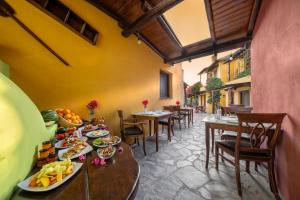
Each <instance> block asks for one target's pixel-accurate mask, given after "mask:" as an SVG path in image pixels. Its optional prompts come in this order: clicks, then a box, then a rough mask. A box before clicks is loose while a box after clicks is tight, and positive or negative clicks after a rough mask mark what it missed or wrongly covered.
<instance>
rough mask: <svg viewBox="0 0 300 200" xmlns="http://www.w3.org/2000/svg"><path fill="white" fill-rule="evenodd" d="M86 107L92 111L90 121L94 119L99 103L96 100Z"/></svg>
mask: <svg viewBox="0 0 300 200" xmlns="http://www.w3.org/2000/svg"><path fill="white" fill-rule="evenodd" d="M86 107H87V108H88V109H89V110H90V120H91V119H93V118H94V115H95V109H96V108H98V102H97V101H96V100H92V101H90V102H89V103H88V104H87V105H86Z"/></svg>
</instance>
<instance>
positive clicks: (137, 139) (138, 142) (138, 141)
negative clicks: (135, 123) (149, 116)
mask: <svg viewBox="0 0 300 200" xmlns="http://www.w3.org/2000/svg"><path fill="white" fill-rule="evenodd" d="M136 141H137V144H138V146H140V139H139V138H136Z"/></svg>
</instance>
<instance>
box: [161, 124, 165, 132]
mask: <svg viewBox="0 0 300 200" xmlns="http://www.w3.org/2000/svg"><path fill="white" fill-rule="evenodd" d="M164 129H165V127H164V126H163V125H162V126H161V133H164Z"/></svg>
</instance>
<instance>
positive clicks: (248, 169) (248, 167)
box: [246, 160, 250, 174]
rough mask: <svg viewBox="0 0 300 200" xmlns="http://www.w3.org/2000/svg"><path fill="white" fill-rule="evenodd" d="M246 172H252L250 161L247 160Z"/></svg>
mask: <svg viewBox="0 0 300 200" xmlns="http://www.w3.org/2000/svg"><path fill="white" fill-rule="evenodd" d="M246 172H247V173H248V174H249V173H250V161H248V160H247V161H246Z"/></svg>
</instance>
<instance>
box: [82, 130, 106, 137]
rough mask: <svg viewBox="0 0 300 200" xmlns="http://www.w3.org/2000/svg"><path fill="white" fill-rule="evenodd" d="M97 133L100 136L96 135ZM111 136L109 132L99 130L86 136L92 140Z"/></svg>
mask: <svg viewBox="0 0 300 200" xmlns="http://www.w3.org/2000/svg"><path fill="white" fill-rule="evenodd" d="M95 133H97V134H98V135H94V134H95ZM108 134H109V131H107V130H97V131H91V132H88V133H86V136H88V137H90V138H98V137H104V136H107V135H108Z"/></svg>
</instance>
